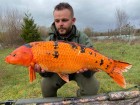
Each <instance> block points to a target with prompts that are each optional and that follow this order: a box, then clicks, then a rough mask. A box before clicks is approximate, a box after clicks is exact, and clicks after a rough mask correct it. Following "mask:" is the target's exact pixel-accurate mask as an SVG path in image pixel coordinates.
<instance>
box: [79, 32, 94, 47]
mask: <svg viewBox="0 0 140 105" xmlns="http://www.w3.org/2000/svg"><path fill="white" fill-rule="evenodd" d="M79 44H82V45H85V46H86V47H93V43H92V41H91V39H90V38H89V37H88V36H87V35H86V34H85V33H82V32H80V35H79Z"/></svg>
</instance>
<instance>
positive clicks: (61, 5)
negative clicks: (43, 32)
mask: <svg viewBox="0 0 140 105" xmlns="http://www.w3.org/2000/svg"><path fill="white" fill-rule="evenodd" d="M63 9H68V10H70V11H71V14H72V17H73V16H74V12H73V8H72V6H71V5H70V4H68V3H66V2H61V3H59V4H58V5H56V6H55V8H54V11H55V10H63Z"/></svg>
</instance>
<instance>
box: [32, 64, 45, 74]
mask: <svg viewBox="0 0 140 105" xmlns="http://www.w3.org/2000/svg"><path fill="white" fill-rule="evenodd" d="M34 71H35V72H37V73H45V70H43V69H42V68H41V67H40V65H39V64H35V66H34Z"/></svg>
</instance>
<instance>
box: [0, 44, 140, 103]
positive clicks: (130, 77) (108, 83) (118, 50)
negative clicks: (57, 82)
mask: <svg viewBox="0 0 140 105" xmlns="http://www.w3.org/2000/svg"><path fill="white" fill-rule="evenodd" d="M94 47H95V49H96V50H98V51H99V52H100V53H102V54H103V55H106V56H108V57H110V58H113V59H116V60H122V61H126V62H129V63H131V64H132V65H133V67H132V68H131V69H130V70H129V71H128V72H124V73H123V75H124V77H125V79H126V83H127V87H126V88H129V87H132V86H134V85H140V70H139V68H140V63H139V62H140V45H139V44H134V45H130V44H126V43H121V42H119V43H118V42H116V43H115V42H102V43H101V42H96V43H95V44H94ZM12 50H13V48H11V49H4V50H0V101H4V100H10V99H21V98H40V97H42V96H41V89H40V80H41V77H40V76H39V75H38V74H37V79H36V80H35V81H34V82H33V83H29V78H28V70H27V68H25V67H21V66H15V65H10V64H6V63H5V62H4V58H5V56H7V55H8V54H9V53H10V52H11V51H12ZM96 78H97V79H98V80H99V82H100V89H99V92H98V93H99V94H100V93H104V92H109V91H117V90H122V89H123V88H121V87H120V86H118V85H117V84H116V83H115V82H114V81H113V80H112V79H111V78H110V77H109V76H108V75H107V74H106V73H105V72H98V73H96ZM78 88H79V87H78V86H77V84H76V82H74V81H71V82H69V83H67V84H65V85H64V86H63V87H62V88H60V89H59V90H58V96H60V97H61V96H62V97H66V96H67V97H71V96H76V90H77V89H78ZM89 88H90V87H89Z"/></svg>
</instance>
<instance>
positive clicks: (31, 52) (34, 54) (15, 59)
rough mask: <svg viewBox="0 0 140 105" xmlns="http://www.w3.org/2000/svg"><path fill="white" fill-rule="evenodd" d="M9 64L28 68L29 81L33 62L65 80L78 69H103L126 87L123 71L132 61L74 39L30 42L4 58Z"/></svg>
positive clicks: (33, 76) (32, 70)
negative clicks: (69, 40) (103, 52)
mask: <svg viewBox="0 0 140 105" xmlns="http://www.w3.org/2000/svg"><path fill="white" fill-rule="evenodd" d="M5 61H6V62H7V63H10V64H16V65H23V66H27V67H29V76H30V82H32V81H33V80H34V79H35V78H36V77H35V71H34V65H35V64H39V65H40V66H41V68H42V69H44V70H45V71H48V72H54V73H57V74H58V75H59V76H60V77H61V78H62V79H63V80H65V81H66V82H68V81H69V77H68V74H71V73H75V72H78V70H80V69H81V68H87V69H89V70H93V71H95V70H97V69H100V70H103V71H105V72H106V73H107V74H108V75H109V76H110V77H111V78H113V80H114V81H115V82H117V83H118V84H119V85H120V86H121V87H125V86H126V83H125V79H124V77H123V75H122V72H123V71H126V70H127V69H130V68H131V66H132V65H131V64H129V63H126V62H121V61H116V60H113V59H110V58H108V57H106V56H104V55H102V54H100V53H99V52H97V51H96V50H94V49H92V48H89V47H85V46H83V45H79V44H77V43H74V42H67V43H66V42H61V41H40V42H31V43H28V44H25V45H23V46H21V47H19V48H17V49H15V50H14V51H13V52H12V53H11V54H10V55H8V56H7V57H6V58H5Z"/></svg>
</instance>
